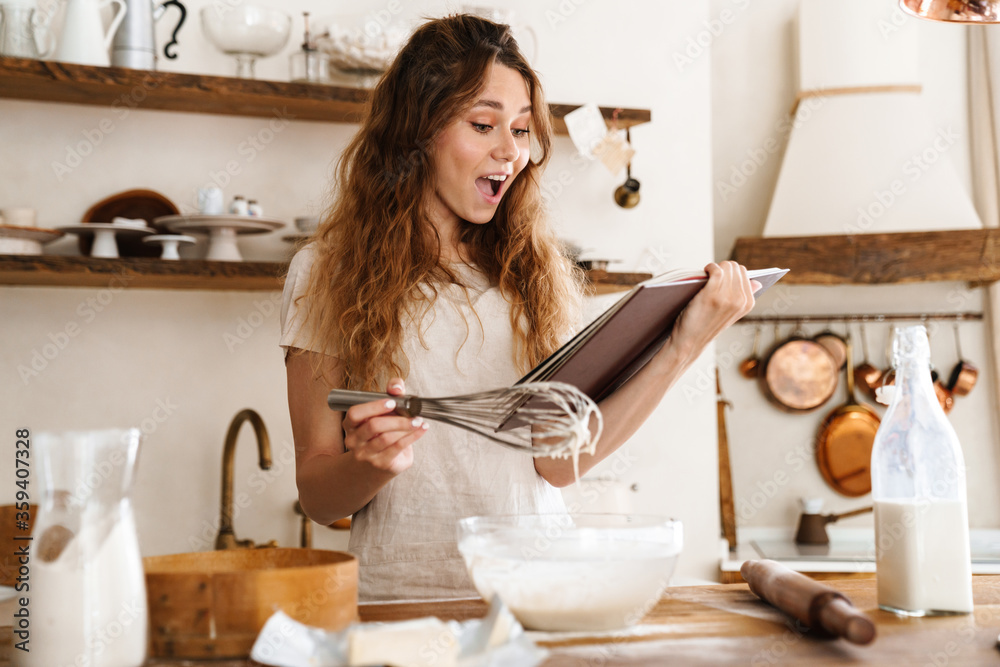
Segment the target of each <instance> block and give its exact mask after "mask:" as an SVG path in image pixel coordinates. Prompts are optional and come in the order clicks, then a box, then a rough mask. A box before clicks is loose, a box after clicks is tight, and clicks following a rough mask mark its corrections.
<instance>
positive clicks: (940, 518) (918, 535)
mask: <svg viewBox="0 0 1000 667" xmlns="http://www.w3.org/2000/svg"><path fill="white" fill-rule="evenodd" d="M893 360H894V365H895V368H896V382H895V388H894V390H893V395H892V400H891V402H890V404H889V408H888V410H887V411H886V413H885V417H884V418H883V419H882V423H881V425H880V426H879V429H878V434H877V435H876V436H875V444H874V446H873V448H872V466H871V474H872V501H873V504H874V506H875V553H876V572H877V578H878V604H879V607H881V608H882V609H885V610H887V611H892V612H896V613H900V614H905V615H909V616H926V615H940V614H963V613H970V612H972V559H971V556H970V548H969V513H968V505H967V499H966V490H965V461H964V458H963V456H962V449H961V447H960V445H959V442H958V436H957V435H956V434H955V429H954V428H952V426H951V423H950V422H949V421H948V418H947V417H946V416H945V414H944V410H943V409H942V408H941V404H940V403H939V402H938V400H937V396H936V394H935V393H934V386H933V382H932V380H931V371H930V345H929V343H928V339H927V331H926V330H925V329H924V327H923V326H919V325H918V326H911V327H905V328H897V329H896V336H895V340H894V342H893Z"/></svg>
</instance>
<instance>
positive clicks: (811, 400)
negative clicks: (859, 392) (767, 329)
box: [760, 330, 838, 412]
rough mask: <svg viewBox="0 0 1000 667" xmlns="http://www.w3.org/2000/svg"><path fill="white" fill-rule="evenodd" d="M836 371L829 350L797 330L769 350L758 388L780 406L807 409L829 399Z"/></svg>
mask: <svg viewBox="0 0 1000 667" xmlns="http://www.w3.org/2000/svg"><path fill="white" fill-rule="evenodd" d="M837 372H838V369H837V362H836V360H835V359H834V358H833V356H831V354H830V352H829V351H827V349H826V348H825V347H823V346H822V345H820V344H819V343H817V342H816V341H815V340H812V339H811V338H806V337H805V336H804V334H802V333H801V332H800V331H799V330H796V331H794V332H792V335H791V336H790V337H789V338H788V339H786V340H784V341H779V342H777V343H776V344H775V345H774V347H772V348H771V350H770V352H768V354H767V356H766V358H765V359H764V362H763V364H762V370H761V373H760V382H761V389H762V391H763V392H764V395H765V396H766V397H767V398H768V400H770V401H771V402H772V403H774V404H775V405H777V406H778V407H779V408H782V409H783V410H788V411H790V412H806V411H809V410H814V409H816V408H818V407H819V406H821V405H823V404H824V403H826V402H827V401H828V400H830V397H831V396H833V392H834V391H835V390H836V388H837Z"/></svg>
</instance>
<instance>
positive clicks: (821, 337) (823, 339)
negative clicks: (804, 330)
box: [813, 328, 847, 370]
mask: <svg viewBox="0 0 1000 667" xmlns="http://www.w3.org/2000/svg"><path fill="white" fill-rule="evenodd" d="M813 340H814V341H816V342H817V343H819V344H820V345H822V346H823V347H825V348H826V351H827V352H829V353H830V356H832V357H833V360H834V362H835V363H836V364H837V370H840V369H841V368H843V367H844V364H846V363H847V339H846V338H844V337H843V336H841V335H840V334H839V333H837V332H835V331H832V330H831V329H829V328H827V329H826V330H824V331H821V332H819V333H818V334H816V335H815V336H813Z"/></svg>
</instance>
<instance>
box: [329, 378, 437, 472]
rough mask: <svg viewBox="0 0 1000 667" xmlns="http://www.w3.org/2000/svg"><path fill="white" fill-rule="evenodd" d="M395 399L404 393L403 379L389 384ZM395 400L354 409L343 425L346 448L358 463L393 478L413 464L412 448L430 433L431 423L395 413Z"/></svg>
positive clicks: (389, 391)
mask: <svg viewBox="0 0 1000 667" xmlns="http://www.w3.org/2000/svg"><path fill="white" fill-rule="evenodd" d="M387 392H388V393H389V394H391V395H392V396H401V395H402V394H403V393H404V389H403V380H402V379H400V378H395V379H393V380H390V381H389V386H388V388H387ZM395 408H396V402H395V401H394V400H393V399H391V398H390V399H386V400H378V401H371V402H369V403H362V404H360V405H355V406H353V407H351V408H350V409H349V410H348V411H347V412H346V413H345V415H344V419H343V421H342V422H341V424H342V426H343V429H344V448H345V449H346V450H347V451H348V452H349V453H350V454H351V455H352V456H354V458H355V459H356V460H357V461H358V462H362V463H367V464H368V465H371V466H372V467H373V468H376V469H377V470H380V471H383V472H387V473H389V474H391V475H393V476H395V475H398V474H400V473H401V472H403V471H404V470H406V469H407V468H409V467H410V466H411V465H412V464H413V448H412V447H411V445H412V444H413V443H414V442H416V441H417V440H419V439H420V437H421V436H422V435H423V434H424V433H426V432H427V427H428V424H427V422H426V421H425V420H423V419H422V418H420V417H414V418H411V417H401V416H399V415H396V414H394V413H393V410H394V409H395Z"/></svg>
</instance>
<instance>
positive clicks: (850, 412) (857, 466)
mask: <svg viewBox="0 0 1000 667" xmlns="http://www.w3.org/2000/svg"><path fill="white" fill-rule="evenodd" d="M852 366H853V360H852V358H851V345H850V343H848V345H847V369H846V376H847V401H846V402H845V403H844V404H843V405H841V406H840V407H838V408H836V409H835V410H833V411H832V412H830V413H829V414H828V415H827V416H826V419H824V420H823V423H822V424H821V425H820V429H819V435H818V437H817V439H816V464H817V465H818V466H819V471H820V474H821V475H823V479H824V480H826V483H827V484H829V485H830V487H831V488H833V489H834V490H835V491H837V492H838V493H841V494H843V495H845V496H852V497H856V496H863V495H865V494H866V493H869V492H871V490H872V476H871V460H872V445H873V444H874V443H875V433H876V432H878V427H879V422H880V420H879V417H878V415H877V414H876V413H875V411H874V410H872V409H871V408H869V407H868V406H867V405H862V404H860V403H858V401H857V399H856V398H855V397H854V369H853V368H852Z"/></svg>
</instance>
